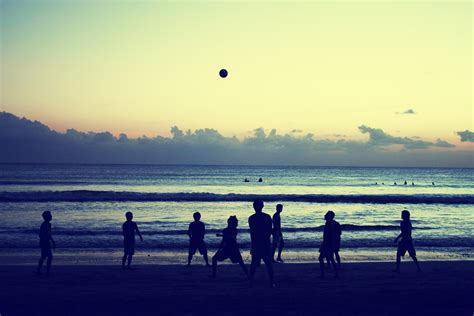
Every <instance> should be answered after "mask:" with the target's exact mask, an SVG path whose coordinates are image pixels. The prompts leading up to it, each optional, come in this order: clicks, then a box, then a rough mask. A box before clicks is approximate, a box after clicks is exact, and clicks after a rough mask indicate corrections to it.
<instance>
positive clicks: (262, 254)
mask: <svg viewBox="0 0 474 316" xmlns="http://www.w3.org/2000/svg"><path fill="white" fill-rule="evenodd" d="M263 207H264V204H263V201H262V200H255V201H254V202H253V208H254V210H255V214H253V215H252V216H250V217H249V227H250V239H251V241H252V250H251V254H252V263H251V264H250V274H249V279H250V284H251V285H252V283H253V278H254V275H255V270H256V268H257V266H258V265H259V264H260V261H261V260H263V262H265V266H266V267H267V272H268V276H269V278H270V286H271V287H275V284H274V282H273V266H272V264H273V258H272V255H273V253H272V244H271V242H270V237H271V235H272V231H273V229H272V218H271V217H270V215H268V214H266V213H263V211H262V210H263Z"/></svg>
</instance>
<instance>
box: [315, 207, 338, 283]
mask: <svg viewBox="0 0 474 316" xmlns="http://www.w3.org/2000/svg"><path fill="white" fill-rule="evenodd" d="M335 216H336V214H334V212H333V211H328V212H327V213H326V215H324V219H325V220H326V224H325V225H324V232H323V242H322V244H321V247H320V248H319V268H320V269H321V278H323V277H324V258H326V260H327V261H328V262H329V263H331V264H332V266H333V268H334V272H335V277H336V278H337V277H338V276H339V274H338V269H337V266H336V262H335V261H334V248H335V244H336V235H337V231H336V225H335V224H334V217H335ZM338 224H339V223H338Z"/></svg>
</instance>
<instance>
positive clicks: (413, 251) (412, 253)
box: [410, 245, 421, 272]
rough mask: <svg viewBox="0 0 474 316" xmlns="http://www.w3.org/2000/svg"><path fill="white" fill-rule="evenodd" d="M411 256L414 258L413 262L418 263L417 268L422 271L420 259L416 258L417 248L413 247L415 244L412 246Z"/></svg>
mask: <svg viewBox="0 0 474 316" xmlns="http://www.w3.org/2000/svg"><path fill="white" fill-rule="evenodd" d="M410 257H411V258H412V260H413V262H414V263H415V265H416V270H417V271H418V272H421V268H420V265H419V263H418V259H417V258H416V251H415V248H414V247H413V245H412V246H411V248H410Z"/></svg>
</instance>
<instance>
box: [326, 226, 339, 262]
mask: <svg viewBox="0 0 474 316" xmlns="http://www.w3.org/2000/svg"><path fill="white" fill-rule="evenodd" d="M333 225H334V257H336V262H337V268H338V269H341V256H339V250H340V249H341V234H342V230H341V224H339V222H337V221H335V220H333ZM327 262H328V269H329V268H330V267H331V266H330V261H329V260H327Z"/></svg>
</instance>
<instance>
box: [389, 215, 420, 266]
mask: <svg viewBox="0 0 474 316" xmlns="http://www.w3.org/2000/svg"><path fill="white" fill-rule="evenodd" d="M412 228H413V227H412V226H411V221H410V212H409V211H407V210H403V211H402V221H401V222H400V230H401V233H400V235H398V236H397V238H395V241H394V242H395V243H397V242H398V240H399V239H400V238H401V240H400V242H398V248H397V268H396V269H395V272H400V259H401V257H403V256H405V254H406V252H407V251H408V254H409V255H410V257H411V258H412V260H413V262H414V263H415V265H416V269H417V271H418V272H421V268H420V265H419V263H418V259H417V258H416V250H415V247H413V238H412V237H411V230H412Z"/></svg>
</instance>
